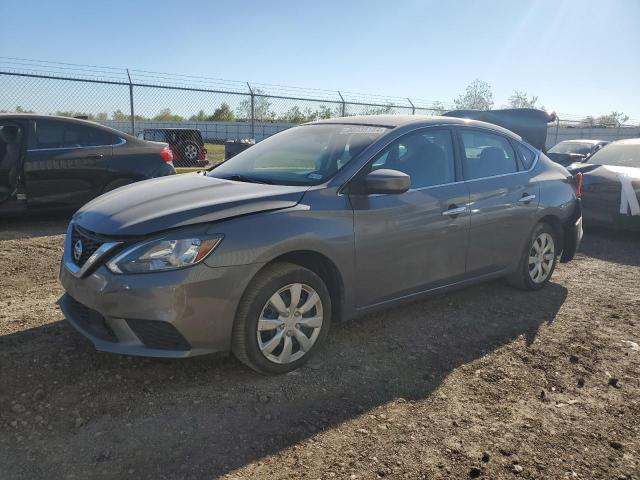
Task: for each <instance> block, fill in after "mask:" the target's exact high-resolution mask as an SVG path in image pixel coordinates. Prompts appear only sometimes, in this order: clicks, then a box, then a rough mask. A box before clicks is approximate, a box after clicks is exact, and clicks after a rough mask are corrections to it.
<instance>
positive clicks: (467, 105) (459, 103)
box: [454, 78, 493, 110]
mask: <svg viewBox="0 0 640 480" xmlns="http://www.w3.org/2000/svg"><path fill="white" fill-rule="evenodd" d="M454 103H455V106H456V108H457V109H458V110H491V107H493V92H492V91H491V86H490V85H489V84H488V83H487V82H483V81H482V80H480V79H478V78H476V79H475V80H474V81H473V82H471V83H470V84H469V85H467V88H466V90H465V92H464V93H463V94H462V95H460V96H459V97H458V98H456V99H455V100H454Z"/></svg>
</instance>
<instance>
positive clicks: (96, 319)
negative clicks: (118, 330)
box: [68, 296, 118, 342]
mask: <svg viewBox="0 0 640 480" xmlns="http://www.w3.org/2000/svg"><path fill="white" fill-rule="evenodd" d="M68 298H69V303H68V305H69V307H70V309H71V311H72V313H73V319H74V320H75V321H76V322H78V324H79V325H80V326H81V327H82V328H83V329H85V330H87V331H88V332H89V333H91V334H93V335H95V336H96V337H98V338H100V339H102V340H107V341H109V342H116V341H118V337H116V334H115V333H114V332H113V330H112V329H111V327H110V326H109V324H108V323H107V322H106V320H105V318H104V317H103V316H102V315H101V314H100V313H99V312H96V311H95V310H93V309H91V308H89V307H87V306H86V305H83V304H82V303H80V302H78V301H77V300H76V299H75V298H73V297H71V296H68Z"/></svg>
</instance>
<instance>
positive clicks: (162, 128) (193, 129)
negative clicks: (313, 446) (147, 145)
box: [145, 127, 200, 132]
mask: <svg viewBox="0 0 640 480" xmlns="http://www.w3.org/2000/svg"><path fill="white" fill-rule="evenodd" d="M146 130H184V131H188V132H199V131H200V130H199V129H197V128H185V127H177V128H172V127H160V128H145V131H146Z"/></svg>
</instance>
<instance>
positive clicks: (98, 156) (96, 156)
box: [87, 153, 104, 160]
mask: <svg viewBox="0 0 640 480" xmlns="http://www.w3.org/2000/svg"><path fill="white" fill-rule="evenodd" d="M102 157H104V155H102V154H101V153H92V154H90V155H87V158H90V159H92V160H100V159H101V158H102Z"/></svg>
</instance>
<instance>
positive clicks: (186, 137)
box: [144, 129, 203, 145]
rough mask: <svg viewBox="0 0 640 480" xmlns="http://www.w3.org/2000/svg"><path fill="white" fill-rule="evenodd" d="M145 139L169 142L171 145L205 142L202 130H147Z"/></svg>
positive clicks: (200, 143)
mask: <svg viewBox="0 0 640 480" xmlns="http://www.w3.org/2000/svg"><path fill="white" fill-rule="evenodd" d="M144 139H145V140H152V141H154V142H167V143H168V144H170V145H178V144H180V143H183V142H194V143H197V144H198V145H202V144H203V141H202V134H201V133H200V130H182V129H175V130H145V131H144Z"/></svg>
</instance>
